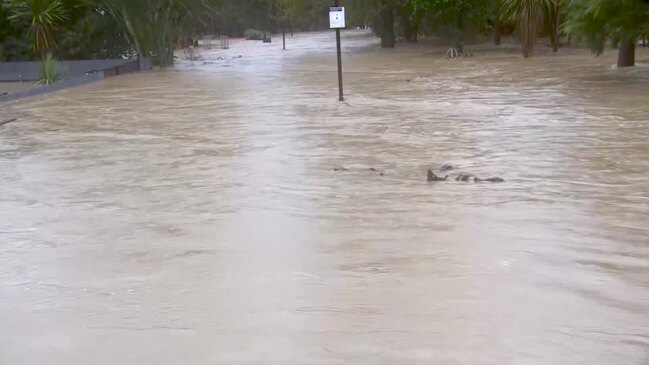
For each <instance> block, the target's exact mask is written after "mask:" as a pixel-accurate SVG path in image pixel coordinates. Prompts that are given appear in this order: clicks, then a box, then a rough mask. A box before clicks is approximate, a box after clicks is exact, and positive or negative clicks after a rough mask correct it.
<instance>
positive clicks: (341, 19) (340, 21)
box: [329, 0, 345, 101]
mask: <svg viewBox="0 0 649 365" xmlns="http://www.w3.org/2000/svg"><path fill="white" fill-rule="evenodd" d="M339 4H340V0H336V6H332V7H330V8H329V28H331V29H335V30H336V52H337V53H338V100H340V101H344V100H345V98H344V97H343V62H342V56H341V50H340V29H341V28H345V8H344V7H343V6H339Z"/></svg>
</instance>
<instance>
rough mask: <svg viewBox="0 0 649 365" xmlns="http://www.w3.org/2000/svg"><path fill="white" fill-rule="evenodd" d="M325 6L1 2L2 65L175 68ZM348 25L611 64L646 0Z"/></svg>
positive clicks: (562, 0)
mask: <svg viewBox="0 0 649 365" xmlns="http://www.w3.org/2000/svg"><path fill="white" fill-rule="evenodd" d="M331 3H332V2H331V1H330V0H249V1H237V0H136V1H134V0H5V1H3V2H2V3H1V4H0V61H15V60H29V59H38V58H40V59H43V58H44V57H45V55H46V54H48V53H52V54H53V55H54V56H55V57H57V58H61V59H84V58H111V57H151V58H153V60H154V62H155V63H156V64H158V65H160V66H167V65H170V64H172V63H173V51H174V49H175V48H178V47H183V46H185V45H187V44H189V41H191V40H192V39H197V38H198V37H200V36H201V35H203V34H223V35H228V36H232V37H236V36H245V37H246V38H251V39H258V38H260V36H261V37H262V38H263V34H264V33H267V32H277V31H281V30H290V31H300V30H301V31H311V30H320V29H326V28H327V27H328V18H327V8H328V7H329V6H330V5H331ZM341 5H343V6H346V7H347V24H348V25H349V26H353V27H371V28H372V29H373V30H374V32H375V33H376V35H377V36H379V37H380V38H381V45H382V46H383V47H386V48H389V47H394V46H395V44H396V42H397V40H399V39H403V40H405V41H413V42H414V41H417V39H418V38H419V37H421V36H438V37H442V38H444V39H447V40H448V43H449V47H452V49H453V52H454V54H455V53H457V54H462V53H463V52H464V47H465V46H464V45H465V42H467V41H470V40H472V39H476V38H477V37H484V36H492V37H493V41H494V43H495V44H497V45H498V44H500V43H501V38H502V36H513V37H516V38H517V39H518V41H519V42H520V45H521V52H522V55H523V56H524V57H532V56H533V54H534V47H535V45H536V43H537V38H538V37H547V38H548V39H549V40H550V45H551V47H552V49H553V51H555V52H557V51H558V50H559V48H560V46H561V45H562V44H565V43H569V42H574V43H580V44H583V45H585V46H587V47H588V48H590V49H591V50H592V51H593V52H594V53H596V54H600V53H602V52H603V51H604V49H605V48H606V47H616V48H618V52H619V57H618V66H621V67H622V66H631V65H633V64H634V63H635V47H636V46H637V44H638V41H639V40H646V37H647V35H648V34H649V4H648V3H647V1H644V0H342V1H341Z"/></svg>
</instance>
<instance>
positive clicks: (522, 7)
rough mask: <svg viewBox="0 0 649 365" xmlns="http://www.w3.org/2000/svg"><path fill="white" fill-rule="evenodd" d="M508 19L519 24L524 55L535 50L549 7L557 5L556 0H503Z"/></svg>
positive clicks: (530, 53)
mask: <svg viewBox="0 0 649 365" xmlns="http://www.w3.org/2000/svg"><path fill="white" fill-rule="evenodd" d="M502 2H503V12H504V14H505V17H506V19H507V20H509V21H510V22H512V23H513V24H518V32H519V38H520V42H521V50H522V52H523V57H525V58H528V57H530V56H531V55H532V53H533V52H534V44H535V43H536V38H537V37H538V34H539V30H540V28H541V26H542V24H543V20H544V18H545V16H546V14H547V11H548V10H549V9H554V8H555V7H556V0H502Z"/></svg>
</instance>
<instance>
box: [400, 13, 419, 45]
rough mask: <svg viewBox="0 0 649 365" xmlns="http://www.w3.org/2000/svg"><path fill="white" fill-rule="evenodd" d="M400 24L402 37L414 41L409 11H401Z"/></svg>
mask: <svg viewBox="0 0 649 365" xmlns="http://www.w3.org/2000/svg"><path fill="white" fill-rule="evenodd" d="M401 25H402V26H403V37H404V38H405V39H406V41H408V42H414V41H416V39H415V36H414V34H413V26H412V20H411V19H410V12H407V11H404V10H402V11H401Z"/></svg>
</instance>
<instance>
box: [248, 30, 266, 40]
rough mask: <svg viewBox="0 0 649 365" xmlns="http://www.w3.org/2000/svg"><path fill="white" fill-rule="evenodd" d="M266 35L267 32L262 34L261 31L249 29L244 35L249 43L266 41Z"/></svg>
mask: <svg viewBox="0 0 649 365" xmlns="http://www.w3.org/2000/svg"><path fill="white" fill-rule="evenodd" d="M264 34H266V33H265V32H262V31H261V30H257V29H248V30H246V32H245V33H244V34H243V35H244V36H245V37H246V40H249V41H261V40H263V39H264Z"/></svg>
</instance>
